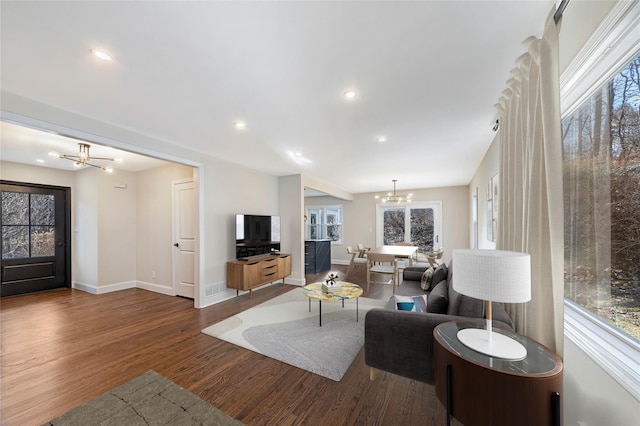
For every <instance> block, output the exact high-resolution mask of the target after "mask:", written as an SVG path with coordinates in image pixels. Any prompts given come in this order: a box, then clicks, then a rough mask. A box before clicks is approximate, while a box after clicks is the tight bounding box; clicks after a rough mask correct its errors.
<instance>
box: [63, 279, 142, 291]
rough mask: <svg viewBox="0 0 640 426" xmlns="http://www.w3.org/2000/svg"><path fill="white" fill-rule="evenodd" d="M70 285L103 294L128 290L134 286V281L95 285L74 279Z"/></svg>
mask: <svg viewBox="0 0 640 426" xmlns="http://www.w3.org/2000/svg"><path fill="white" fill-rule="evenodd" d="M72 287H73V288H75V289H77V290H82V291H86V292H87V293H91V294H105V293H113V292H114V291H120V290H128V289H130V288H136V282H135V281H124V282H121V283H113V284H107V285H101V286H95V285H92V284H86V283H80V282H78V281H74V282H73V284H72Z"/></svg>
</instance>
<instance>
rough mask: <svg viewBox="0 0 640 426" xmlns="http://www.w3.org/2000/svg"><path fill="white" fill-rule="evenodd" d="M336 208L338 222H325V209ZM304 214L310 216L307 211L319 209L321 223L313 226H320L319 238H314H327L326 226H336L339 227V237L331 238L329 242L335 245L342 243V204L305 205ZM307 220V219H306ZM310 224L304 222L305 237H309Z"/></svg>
mask: <svg viewBox="0 0 640 426" xmlns="http://www.w3.org/2000/svg"><path fill="white" fill-rule="evenodd" d="M332 209H335V210H338V211H339V216H340V217H339V220H340V223H337V224H331V225H329V224H327V223H326V219H327V210H332ZM304 210H305V216H306V217H307V218H310V217H311V215H310V213H309V210H320V211H321V216H322V217H321V223H319V224H316V225H314V226H320V229H321V235H320V238H315V239H329V240H330V238H329V236H328V233H327V227H328V226H338V227H339V229H340V232H339V234H340V239H339V240H336V241H334V240H331V244H335V245H342V241H343V239H344V221H343V217H344V206H343V205H342V204H333V205H326V206H306V207H305V209H304ZM307 220H309V219H307ZM311 226H312V225H311V224H310V223H305V236H306V238H307V239H311Z"/></svg>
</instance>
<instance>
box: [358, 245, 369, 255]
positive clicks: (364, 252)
mask: <svg viewBox="0 0 640 426" xmlns="http://www.w3.org/2000/svg"><path fill="white" fill-rule="evenodd" d="M357 248H358V251H359V252H360V255H359V256H358V257H366V255H367V252H368V251H369V250H371V247H367V246H365V245H364V244H362V243H358V245H357Z"/></svg>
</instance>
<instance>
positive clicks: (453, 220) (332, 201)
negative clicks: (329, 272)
mask: <svg viewBox="0 0 640 426" xmlns="http://www.w3.org/2000/svg"><path fill="white" fill-rule="evenodd" d="M403 192H412V193H413V202H414V203H415V202H420V201H442V238H443V239H442V243H443V247H444V249H445V253H444V255H443V259H445V261H447V262H448V261H449V259H451V250H452V249H456V248H468V247H469V237H468V235H469V221H468V220H467V212H468V211H469V209H470V206H471V204H470V202H469V200H468V199H467V193H468V188H467V187H466V186H455V187H446V188H423V189H407V190H403ZM352 198H353V200H351V201H349V200H342V199H338V198H334V197H306V198H305V199H304V204H305V207H306V206H327V205H342V207H343V218H342V223H343V244H332V245H331V259H332V262H334V263H345V262H346V263H348V261H349V259H350V255H348V254H347V250H346V247H347V246H355V245H356V244H359V243H362V244H365V245H367V246H369V247H375V246H376V203H377V201H376V199H375V194H374V193H361V194H353V195H352Z"/></svg>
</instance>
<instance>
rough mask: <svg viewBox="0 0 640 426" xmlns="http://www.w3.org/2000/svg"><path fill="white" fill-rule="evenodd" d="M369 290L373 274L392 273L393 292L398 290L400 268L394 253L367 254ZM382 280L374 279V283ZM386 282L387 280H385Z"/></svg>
mask: <svg viewBox="0 0 640 426" xmlns="http://www.w3.org/2000/svg"><path fill="white" fill-rule="evenodd" d="M367 261H368V263H367V291H369V286H370V284H371V274H375V275H391V284H392V285H393V293H394V294H395V292H396V278H397V276H398V269H397V268H396V257H395V256H394V255H392V254H380V253H369V254H367ZM378 282H382V281H373V283H374V284H376V283H378ZM384 283H385V284H386V283H387V282H384Z"/></svg>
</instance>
